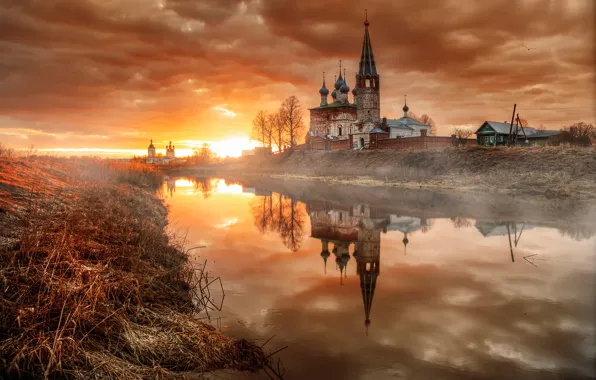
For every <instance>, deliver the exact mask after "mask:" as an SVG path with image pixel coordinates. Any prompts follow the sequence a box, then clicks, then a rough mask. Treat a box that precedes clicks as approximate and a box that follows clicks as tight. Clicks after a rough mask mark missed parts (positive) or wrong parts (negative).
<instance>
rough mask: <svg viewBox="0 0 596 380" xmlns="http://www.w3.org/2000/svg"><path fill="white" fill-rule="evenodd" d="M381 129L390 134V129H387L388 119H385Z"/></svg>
mask: <svg viewBox="0 0 596 380" xmlns="http://www.w3.org/2000/svg"><path fill="white" fill-rule="evenodd" d="M381 129H382V130H384V131H385V132H389V128H388V127H387V118H386V117H384V118H383V124H382V125H381Z"/></svg>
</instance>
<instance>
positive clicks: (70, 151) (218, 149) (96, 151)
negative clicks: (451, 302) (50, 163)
mask: <svg viewBox="0 0 596 380" xmlns="http://www.w3.org/2000/svg"><path fill="white" fill-rule="evenodd" d="M172 144H173V145H175V146H176V145H178V146H181V148H176V157H188V156H192V154H193V149H201V148H202V146H203V144H209V146H210V147H211V150H212V151H213V153H215V155H217V156H218V157H220V158H225V157H240V156H242V151H243V150H252V149H254V148H255V147H258V146H261V145H262V144H260V143H258V142H256V141H253V140H251V139H250V138H249V137H248V136H242V137H231V138H227V139H224V140H219V141H202V140H178V141H172ZM147 145H148V144H147ZM155 145H156V146H160V145H163V146H164V148H163V149H156V153H158V154H159V153H162V154H164V155H165V153H166V149H165V145H166V142H164V141H162V142H156V143H155ZM19 151H22V152H29V151H33V152H39V153H45V154H51V153H55V154H56V155H60V156H67V155H93V156H102V157H118V158H129V157H131V156H146V155H147V149H118V148H40V149H35V148H33V149H20V150H19Z"/></svg>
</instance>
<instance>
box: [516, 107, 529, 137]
mask: <svg viewBox="0 0 596 380" xmlns="http://www.w3.org/2000/svg"><path fill="white" fill-rule="evenodd" d="M517 125H519V126H520V127H521V130H522V132H523V133H524V139H525V142H526V143H527V142H528V136H526V131H525V129H524V126H523V125H522V122H521V119H520V118H519V114H517ZM515 141H516V142H517V133H516V134H515Z"/></svg>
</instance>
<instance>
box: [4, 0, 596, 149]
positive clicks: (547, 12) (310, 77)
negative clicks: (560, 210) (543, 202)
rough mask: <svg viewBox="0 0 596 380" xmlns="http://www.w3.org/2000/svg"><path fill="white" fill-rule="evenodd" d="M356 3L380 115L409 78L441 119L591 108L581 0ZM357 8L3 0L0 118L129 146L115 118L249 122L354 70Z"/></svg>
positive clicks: (548, 116) (179, 130)
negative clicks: (324, 79) (376, 78)
mask: <svg viewBox="0 0 596 380" xmlns="http://www.w3.org/2000/svg"><path fill="white" fill-rule="evenodd" d="M298 4H299V5H298ZM367 6H368V9H369V20H370V22H371V26H370V32H371V38H372V44H373V50H374V53H375V58H376V61H377V65H378V66H377V67H378V69H379V72H380V74H381V83H382V87H381V94H382V102H381V110H382V113H383V114H384V115H385V116H388V117H395V116H399V113H400V109H399V108H400V107H399V105H400V104H401V101H402V99H403V98H402V95H403V94H404V93H407V94H408V95H409V97H408V100H409V101H410V102H411V108H412V110H413V111H414V112H416V113H418V114H422V113H427V114H429V115H431V116H432V117H433V119H434V120H435V121H436V122H437V123H438V125H439V129H440V130H441V132H443V133H446V131H443V130H442V129H441V125H459V124H479V123H481V122H482V121H483V120H485V119H496V120H500V119H502V118H503V115H506V114H508V113H510V110H511V107H512V105H513V103H517V104H518V108H519V109H520V115H522V114H521V112H523V110H524V108H525V109H528V112H526V113H524V114H523V115H522V116H523V117H525V118H527V119H529V120H530V122H531V123H535V124H541V123H543V124H545V125H546V126H548V127H551V128H558V127H560V126H562V125H563V124H564V123H568V122H575V121H579V120H584V121H588V122H594V121H596V115H595V112H596V111H595V109H594V108H589V106H591V105H592V104H593V103H594V100H595V99H594V87H593V84H592V83H593V82H594V79H595V78H594V63H595V59H594V54H593V51H594V42H593V40H594V39H593V37H594V36H593V30H594V21H593V17H592V16H593V15H594V3H593V2H592V1H589V0H575V1H566V0H553V1H550V2H548V3H546V4H545V3H544V2H542V1H535V0H498V1H493V2H490V3H486V4H484V3H478V2H476V1H444V2H436V1H431V0H423V1H418V2H416V3H412V2H399V3H395V2H394V1H390V0H378V1H375V2H374V3H371V4H367ZM362 19H363V10H362V9H361V4H360V3H358V2H357V1H354V0H347V1H342V2H340V1H338V0H332V1H330V2H326V3H320V2H316V1H303V2H300V3H295V2H292V1H289V0H249V1H239V0H223V1H218V0H206V1H200V2H197V1H194V0H169V1H165V0H114V1H109V2H106V1H99V0H53V1H46V2H39V1H35V0H3V2H2V5H1V6H0V55H2V60H1V61H0V118H10V119H12V120H17V121H18V123H19V124H18V127H19V128H31V125H32V124H34V123H40V122H41V123H43V124H44V126H42V127H41V128H42V129H43V130H44V131H48V132H49V133H54V132H63V131H60V128H62V129H63V130H67V131H71V132H74V133H78V134H81V135H90V136H91V135H97V134H101V135H104V134H105V135H106V136H110V139H109V142H110V143H113V144H124V143H126V144H131V146H132V145H133V144H137V146H139V144H141V143H142V144H143V145H144V144H145V141H144V140H142V137H141V136H139V137H138V138H137V140H127V141H122V140H119V139H118V138H119V137H120V135H121V133H122V131H124V130H131V129H133V130H137V131H144V132H147V133H148V134H150V135H153V136H156V138H157V137H159V138H163V139H170V138H173V139H184V138H186V139H211V140H213V139H216V138H217V137H218V136H219V137H232V136H234V135H239V134H243V135H248V134H249V132H250V128H251V119H252V116H253V115H254V114H255V113H256V111H257V110H258V109H260V108H264V109H269V110H275V109H277V107H278V106H279V104H280V102H281V101H282V100H283V99H284V98H285V97H287V96H290V95H296V96H298V97H299V99H300V100H301V102H302V104H303V106H304V108H308V107H310V106H313V105H316V104H317V103H318V93H317V91H318V88H319V86H320V78H321V72H322V71H326V72H327V75H328V77H329V78H330V77H331V75H332V74H331V73H333V72H334V71H335V70H336V67H337V60H338V59H342V60H343V61H344V66H345V67H346V68H347V69H348V72H351V73H352V74H349V75H348V84H353V82H354V80H353V72H354V71H355V70H356V66H357V61H358V59H359V56H360V48H361V43H362V34H363V26H362V21H363V20H362ZM521 45H526V46H530V47H532V48H533V49H532V50H530V51H528V50H527V49H526V48H524V47H523V46H521ZM410 102H409V103H410ZM222 104H229V105H230V106H229V107H230V108H232V109H233V110H234V111H233V112H234V113H235V114H236V117H235V118H234V120H233V122H232V123H231V124H230V125H229V126H228V128H227V129H226V128H224V129H222V128H221V124H220V116H221V113H218V112H216V114H215V115H211V114H212V112H210V111H213V110H214V109H216V107H220V106H221V105H222ZM582 107H583V108H582ZM226 110H229V109H228V108H226ZM530 110H535V111H530ZM222 112H223V111H222ZM224 114H225V113H224ZM228 115H231V114H228ZM49 125H53V126H59V127H58V128H57V129H54V128H52V127H48V126H49ZM46 128H47V129H46ZM98 130H101V131H102V132H101V133H97V131H98ZM4 136H6V134H5V135H4ZM50 137H51V136H50ZM130 137H132V136H130ZM47 141H48V142H49V141H50V140H47ZM9 142H13V143H14V144H18V143H19V142H18V141H17V140H14V141H13V140H9ZM41 142H42V143H43V140H41ZM89 142H90V143H94V142H93V141H91V140H89ZM76 143H79V142H76ZM80 143H83V141H80Z"/></svg>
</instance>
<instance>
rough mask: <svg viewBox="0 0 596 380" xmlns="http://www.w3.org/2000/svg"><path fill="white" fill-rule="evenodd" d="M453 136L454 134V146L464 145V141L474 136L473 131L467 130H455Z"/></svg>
mask: <svg viewBox="0 0 596 380" xmlns="http://www.w3.org/2000/svg"><path fill="white" fill-rule="evenodd" d="M453 134H455V138H456V144H457V145H464V144H465V143H466V140H467V139H468V138H469V137H470V136H472V135H473V134H474V131H473V130H471V129H469V128H455V129H454V130H453Z"/></svg>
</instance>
